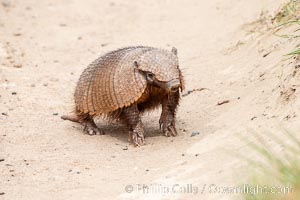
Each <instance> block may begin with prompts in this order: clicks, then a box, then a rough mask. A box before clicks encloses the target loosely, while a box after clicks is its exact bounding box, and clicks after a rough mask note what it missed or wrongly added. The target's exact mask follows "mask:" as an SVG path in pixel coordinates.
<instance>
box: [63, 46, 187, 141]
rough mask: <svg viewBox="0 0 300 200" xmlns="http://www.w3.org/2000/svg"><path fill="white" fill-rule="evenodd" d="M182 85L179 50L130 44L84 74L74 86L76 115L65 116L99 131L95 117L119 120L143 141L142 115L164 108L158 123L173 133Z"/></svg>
mask: <svg viewBox="0 0 300 200" xmlns="http://www.w3.org/2000/svg"><path fill="white" fill-rule="evenodd" d="M179 88H180V89H181V91H182V90H183V88H184V84H183V76H182V74H181V71H180V69H179V64H178V57H177V50H176V48H172V50H171V51H168V50H164V49H158V48H153V47H144V46H136V47H127V48H122V49H118V50H115V51H112V52H109V53H107V54H105V55H103V56H101V57H100V58H98V59H97V60H95V61H94V62H92V63H91V64H90V65H89V66H88V67H87V68H86V69H85V70H84V71H83V73H82V74H81V76H80V79H79V81H78V83H77V87H76V90H75V95H74V97H75V104H76V109H75V115H73V116H62V119H67V120H71V121H73V122H78V123H81V124H83V125H84V126H85V130H86V131H87V132H88V133H90V134H96V133H100V132H101V131H100V130H99V129H98V127H97V126H96V125H95V123H94V120H93V118H94V117H95V116H102V117H106V118H108V119H116V120H120V121H121V122H123V123H125V124H126V125H127V127H128V131H129V138H130V139H131V140H132V141H133V143H134V144H135V145H136V146H140V145H143V144H144V143H145V141H144V128H143V124H142V121H141V114H142V113H144V112H145V111H149V110H151V109H154V108H157V107H159V106H160V105H161V106H162V113H161V117H160V119H159V127H160V129H161V130H162V131H163V133H164V134H165V135H166V136H175V135H177V131H176V128H175V114H176V108H177V106H178V103H179V98H180V94H179Z"/></svg>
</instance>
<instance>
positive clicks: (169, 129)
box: [164, 124, 177, 137]
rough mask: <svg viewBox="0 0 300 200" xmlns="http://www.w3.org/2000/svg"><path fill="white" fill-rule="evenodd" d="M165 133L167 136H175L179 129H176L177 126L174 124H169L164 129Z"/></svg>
mask: <svg viewBox="0 0 300 200" xmlns="http://www.w3.org/2000/svg"><path fill="white" fill-rule="evenodd" d="M164 134H165V136H167V137H170V136H173V137H175V136H176V135H177V130H176V128H175V126H174V125H172V124H169V125H168V126H167V128H166V129H165V130H164Z"/></svg>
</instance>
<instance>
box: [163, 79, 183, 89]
mask: <svg viewBox="0 0 300 200" xmlns="http://www.w3.org/2000/svg"><path fill="white" fill-rule="evenodd" d="M166 85H167V89H168V90H169V91H171V92H176V91H177V90H178V89H179V87H180V81H179V79H173V80H171V81H169V82H167V84H166Z"/></svg>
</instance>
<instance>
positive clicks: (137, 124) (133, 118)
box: [121, 104, 145, 146]
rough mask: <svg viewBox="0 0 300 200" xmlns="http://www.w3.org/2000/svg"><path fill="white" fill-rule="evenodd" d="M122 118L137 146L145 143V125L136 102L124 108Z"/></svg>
mask: <svg viewBox="0 0 300 200" xmlns="http://www.w3.org/2000/svg"><path fill="white" fill-rule="evenodd" d="M121 119H123V121H124V122H125V123H126V124H127V126H128V128H129V137H130V138H131V139H132V141H133V143H134V145H135V146H142V145H144V144H145V139H144V126H143V123H142V120H141V117H140V112H139V110H138V107H137V105H136V104H134V105H132V106H129V107H127V108H124V110H123V111H122V114H121Z"/></svg>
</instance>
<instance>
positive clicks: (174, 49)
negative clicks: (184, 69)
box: [171, 47, 177, 56]
mask: <svg viewBox="0 0 300 200" xmlns="http://www.w3.org/2000/svg"><path fill="white" fill-rule="evenodd" d="M171 51H172V53H174V54H175V55H176V56H177V49H176V48H175V47H172V50H171Z"/></svg>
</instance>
